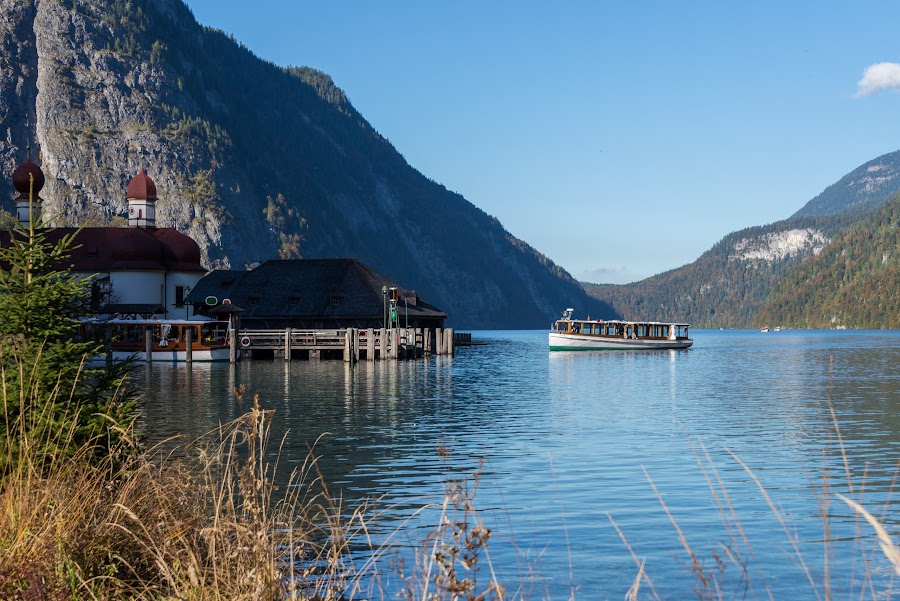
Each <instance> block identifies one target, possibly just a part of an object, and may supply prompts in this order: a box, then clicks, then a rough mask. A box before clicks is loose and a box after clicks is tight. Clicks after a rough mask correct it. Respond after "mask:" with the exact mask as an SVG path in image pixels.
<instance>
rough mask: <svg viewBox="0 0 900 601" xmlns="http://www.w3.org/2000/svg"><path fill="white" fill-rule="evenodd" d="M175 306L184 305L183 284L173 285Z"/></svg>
mask: <svg viewBox="0 0 900 601" xmlns="http://www.w3.org/2000/svg"><path fill="white" fill-rule="evenodd" d="M175 306H176V307H183V306H184V286H175Z"/></svg>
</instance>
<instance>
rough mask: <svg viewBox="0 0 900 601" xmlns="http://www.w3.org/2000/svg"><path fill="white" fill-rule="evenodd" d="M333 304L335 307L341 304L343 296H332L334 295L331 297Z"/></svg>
mask: <svg viewBox="0 0 900 601" xmlns="http://www.w3.org/2000/svg"><path fill="white" fill-rule="evenodd" d="M331 304H332V306H334V307H337V306H338V305H340V304H341V297H340V296H332V297H331Z"/></svg>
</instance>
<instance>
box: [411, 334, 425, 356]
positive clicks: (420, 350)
mask: <svg viewBox="0 0 900 601" xmlns="http://www.w3.org/2000/svg"><path fill="white" fill-rule="evenodd" d="M413 332H415V334H414V336H415V340H414V341H413V342H414V348H415V351H416V359H418V358H419V357H423V356H425V349H424V348H423V347H424V346H425V339H424V338H422V328H416V329H415V330H413ZM420 339H421V340H422V345H421V346H420V345H419V340H420Z"/></svg>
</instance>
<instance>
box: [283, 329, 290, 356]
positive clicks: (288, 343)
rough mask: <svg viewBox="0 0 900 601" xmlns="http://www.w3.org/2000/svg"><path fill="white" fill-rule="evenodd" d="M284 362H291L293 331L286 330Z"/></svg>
mask: <svg viewBox="0 0 900 601" xmlns="http://www.w3.org/2000/svg"><path fill="white" fill-rule="evenodd" d="M284 360H285V361H290V360H291V329H290V328H285V330H284Z"/></svg>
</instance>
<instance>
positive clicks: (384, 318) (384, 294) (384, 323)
mask: <svg viewBox="0 0 900 601" xmlns="http://www.w3.org/2000/svg"><path fill="white" fill-rule="evenodd" d="M381 297H382V301H383V304H384V312H383V313H382V314H381V327H382V328H387V286H382V287H381Z"/></svg>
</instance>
